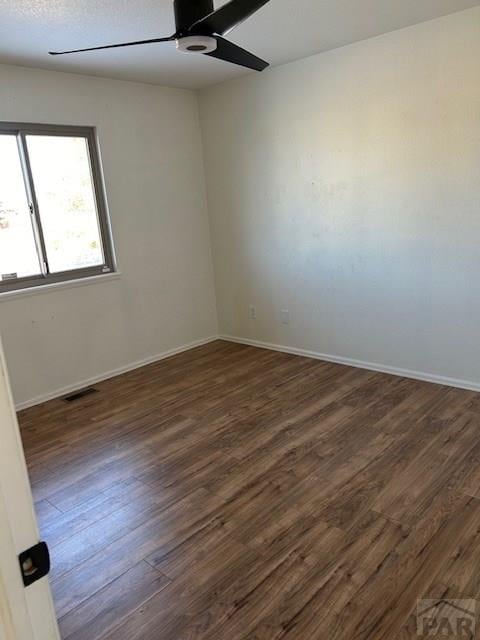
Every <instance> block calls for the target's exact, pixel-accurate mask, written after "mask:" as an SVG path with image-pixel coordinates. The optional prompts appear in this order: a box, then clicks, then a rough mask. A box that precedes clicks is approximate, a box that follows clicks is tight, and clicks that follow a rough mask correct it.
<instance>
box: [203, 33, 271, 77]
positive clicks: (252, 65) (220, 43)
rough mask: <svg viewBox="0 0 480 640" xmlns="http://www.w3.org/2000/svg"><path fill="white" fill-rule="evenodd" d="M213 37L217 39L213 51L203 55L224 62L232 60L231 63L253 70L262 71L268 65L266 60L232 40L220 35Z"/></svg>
mask: <svg viewBox="0 0 480 640" xmlns="http://www.w3.org/2000/svg"><path fill="white" fill-rule="evenodd" d="M215 39H216V41H217V48H216V49H215V51H212V52H210V53H205V54H204V55H206V56H211V57H212V58H218V59H219V60H225V62H232V63H233V64H238V65H240V66H241V67H247V69H254V70H255V71H263V70H264V69H266V68H267V67H268V66H269V64H268V62H265V60H262V59H261V58H258V57H257V56H254V55H253V53H250V52H249V51H246V50H245V49H242V47H239V46H238V45H236V44H233V42H229V41H228V40H225V38H221V37H220V36H215Z"/></svg>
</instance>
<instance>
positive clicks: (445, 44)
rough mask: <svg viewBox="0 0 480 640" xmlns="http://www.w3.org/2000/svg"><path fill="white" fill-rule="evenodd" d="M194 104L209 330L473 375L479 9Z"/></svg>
mask: <svg viewBox="0 0 480 640" xmlns="http://www.w3.org/2000/svg"><path fill="white" fill-rule="evenodd" d="M200 105H201V123H202V128H203V136H204V147H205V159H206V169H207V182H208V200H209V211H210V217H211V227H212V241H213V252H214V263H215V274H216V286H217V303H218V311H219V322H220V331H221V332H222V333H224V334H229V335H233V336H240V337H242V338H249V339H256V340H260V341H266V342H270V343H276V344H281V345H287V346H289V347H294V348H299V349H307V350H312V351H316V352H320V353H323V354H328V355H331V356H334V357H338V358H353V359H355V360H359V361H361V362H366V363H374V364H377V365H380V366H383V367H387V368H388V367H393V368H394V369H407V370H412V371H414V372H420V373H422V374H427V376H432V377H435V376H446V377H449V378H452V379H454V380H457V381H460V382H462V381H463V382H464V383H466V384H467V385H468V384H470V383H472V384H473V385H474V386H475V385H479V384H480V295H479V294H480V242H479V241H480V8H475V9H472V10H469V11H466V12H463V13H458V14H455V15H452V16H448V17H446V18H441V19H439V20H435V21H432V22H428V23H424V24H421V25H417V26H415V27H412V28H408V29H405V30H402V31H397V32H394V33H391V34H387V35H385V36H381V37H379V38H375V39H372V40H368V41H365V42H361V43H358V44H355V45H352V46H349V47H345V48H343V49H338V50H336V51H332V52H329V53H326V54H322V55H318V56H315V57H312V58H309V59H306V60H302V61H299V62H295V63H292V64H289V65H286V66H283V67H278V68H276V69H272V70H270V71H268V72H266V73H265V74H264V75H251V76H248V77H245V78H242V79H239V80H235V81H231V82H228V83H226V84H223V85H219V86H217V87H214V88H211V89H209V90H206V91H204V92H203V93H202V94H201V100H200ZM250 304H253V305H255V306H256V308H257V319H256V320H249V318H248V307H249V305H250ZM281 309H288V310H289V312H290V324H289V325H283V324H282V323H281V318H280V312H281Z"/></svg>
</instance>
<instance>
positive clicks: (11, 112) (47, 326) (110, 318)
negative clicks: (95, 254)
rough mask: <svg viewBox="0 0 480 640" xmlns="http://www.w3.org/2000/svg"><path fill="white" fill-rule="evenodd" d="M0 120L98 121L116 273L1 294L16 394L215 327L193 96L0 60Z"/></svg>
mask: <svg viewBox="0 0 480 640" xmlns="http://www.w3.org/2000/svg"><path fill="white" fill-rule="evenodd" d="M0 120H11V121H20V122H21V121H23V122H47V123H57V124H77V125H93V126H96V127H98V136H99V140H100V149H101V154H102V160H103V168H104V173H105V182H106V191H107V198H108V203H109V209H110V215H111V222H112V227H113V234H114V241H115V248H116V252H117V258H118V266H119V269H120V271H121V272H122V275H121V277H120V278H119V279H118V280H113V281H105V282H103V283H101V284H95V285H89V286H84V287H75V288H71V289H70V288H68V289H60V290H58V291H55V292H48V293H47V292H41V293H37V294H35V295H32V296H29V297H22V298H18V299H13V300H7V301H5V300H4V301H2V302H0V333H1V334H2V337H3V340H4V347H5V352H6V356H7V361H8V367H9V372H10V377H11V382H12V387H13V391H14V395H15V400H16V402H17V403H24V402H26V401H29V400H31V399H33V398H36V397H38V396H43V395H45V394H51V393H54V392H55V391H56V390H59V389H62V388H64V387H66V386H69V385H76V384H78V383H79V382H81V381H83V380H86V379H89V378H91V377H95V376H98V375H101V374H103V373H105V372H108V371H111V370H114V369H117V368H121V367H125V366H128V365H130V364H131V363H133V362H136V361H138V360H141V359H143V358H150V357H152V356H155V355H156V354H160V353H162V352H164V351H166V350H169V349H172V348H175V347H179V346H181V345H184V344H186V343H190V342H191V341H195V340H199V339H203V338H207V337H209V336H211V335H213V334H215V333H216V331H217V326H216V308H215V294H214V287H213V273H212V264H211V250H210V240H209V228H208V218H207V212H206V200H205V185H204V174H203V161H202V149H201V136H200V128H199V122H198V108H197V99H196V96H195V94H194V93H191V92H188V91H180V90H175V89H164V88H160V87H153V86H149V85H142V84H136V83H127V82H120V81H114V80H104V79H98V78H91V77H85V76H78V75H67V74H61V73H55V72H44V71H38V70H29V69H22V68H19V67H10V66H0ZM0 182H1V176H0Z"/></svg>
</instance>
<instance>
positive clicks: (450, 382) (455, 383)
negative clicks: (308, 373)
mask: <svg viewBox="0 0 480 640" xmlns="http://www.w3.org/2000/svg"><path fill="white" fill-rule="evenodd" d="M214 340H225V341H227V342H236V343H238V344H246V345H249V346H252V347H258V348H260V349H270V350H271V351H281V352H283V353H290V354H292V355H296V356H304V357H306V358H315V359H316V360H324V361H326V362H333V363H335V364H344V365H347V366H349V367H357V368H359V369H368V370H370V371H378V372H380V373H388V374H391V375H394V376H401V377H403V378H412V379H414V380H422V381H424V382H432V383H434V384H442V385H445V386H448V387H457V388H459V389H467V390H469V391H478V392H480V383H478V382H472V381H470V380H462V379H457V378H448V377H445V376H439V375H436V374H433V373H425V372H423V371H413V370H411V369H400V368H398V367H391V366H388V365H383V364H378V363H375V362H365V361H363V360H355V359H353V358H344V357H342V356H334V355H331V354H327V353H319V352H317V351H309V350H307V349H297V348H295V347H287V346H285V345H281V344H272V343H270V342H263V341H261V340H250V339H249V338H239V337H237V336H229V335H219V336H210V337H208V338H202V339H201V340H195V341H193V342H189V343H188V344H184V345H181V346H180V347H175V348H174V349H169V350H168V351H164V352H162V353H159V354H157V355H155V356H149V357H148V358H144V359H143V360H137V361H136V362H132V363H130V364H128V365H125V366H123V367H118V368H117V369H112V370H110V371H105V372H103V373H101V374H99V375H97V376H93V377H91V378H87V379H85V380H80V381H79V382H75V383H74V384H70V385H67V386H65V387H61V388H59V389H55V390H54V391H51V392H48V393H45V394H41V395H39V396H35V397H34V398H30V399H29V400H24V401H23V402H19V403H17V404H16V410H17V411H21V410H22V409H28V408H29V407H33V406H34V405H36V404H41V403H42V402H47V400H53V399H55V398H60V397H62V396H64V395H67V394H68V393H73V392H74V391H78V390H79V389H83V388H84V387H88V386H90V385H92V384H96V383H97V382H101V381H102V380H108V378H114V377H115V376H118V375H121V374H122V373H127V371H133V370H134V369H139V368H140V367H144V366H145V365H147V364H152V363H153V362H158V361H160V360H164V359H165V358H169V357H170V356H174V355H176V354H177V353H182V352H183V351H188V350H190V349H194V348H195V347H200V346H202V345H204V344H208V343H209V342H213V341H214Z"/></svg>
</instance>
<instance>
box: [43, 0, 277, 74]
mask: <svg viewBox="0 0 480 640" xmlns="http://www.w3.org/2000/svg"><path fill="white" fill-rule="evenodd" d="M267 2H269V0H230V2H227V3H226V4H224V5H223V6H221V7H220V8H219V9H217V10H215V9H214V6H213V0H173V7H174V11H175V28H176V31H175V33H174V34H173V35H171V36H169V37H167V38H153V39H151V40H138V41H136V42H122V43H120V44H109V45H104V46H101V47H89V48H87V49H72V50H71V51H49V53H50V55H52V56H60V55H64V54H66V53H80V52H83V51H97V50H98V49H114V48H117V47H131V46H134V45H139V44H151V43H155V42H171V41H172V40H175V41H176V43H177V49H178V50H179V51H182V52H184V53H196V54H204V55H207V56H211V57H213V58H218V59H219V60H225V61H226V62H231V63H233V64H238V65H240V66H242V67H247V68H248V69H254V70H255V71H263V70H264V69H265V68H266V67H268V66H269V65H268V62H265V60H262V59H261V58H258V57H257V56H255V55H253V53H250V52H249V51H246V50H245V49H242V47H239V46H238V45H236V44H233V42H229V41H228V40H225V38H222V36H223V35H225V34H226V33H228V32H229V31H231V30H232V29H233V28H234V27H236V26H238V25H239V24H240V23H241V22H243V21H244V20H246V19H247V18H249V17H250V16H251V15H253V14H254V13H255V12H256V11H258V10H259V9H260V8H261V7H262V6H263V5H264V4H266V3H267Z"/></svg>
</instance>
